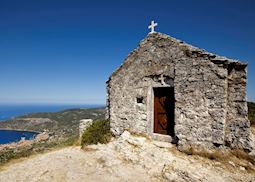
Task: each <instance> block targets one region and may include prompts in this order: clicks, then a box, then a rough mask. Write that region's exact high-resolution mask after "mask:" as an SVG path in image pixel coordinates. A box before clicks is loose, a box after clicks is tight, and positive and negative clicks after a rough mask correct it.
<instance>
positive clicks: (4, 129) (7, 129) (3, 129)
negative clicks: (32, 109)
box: [0, 128, 42, 134]
mask: <svg viewBox="0 0 255 182" xmlns="http://www.w3.org/2000/svg"><path fill="white" fill-rule="evenodd" d="M0 130H2V131H18V132H30V133H35V134H40V133H42V132H40V131H33V130H22V129H10V128H0Z"/></svg>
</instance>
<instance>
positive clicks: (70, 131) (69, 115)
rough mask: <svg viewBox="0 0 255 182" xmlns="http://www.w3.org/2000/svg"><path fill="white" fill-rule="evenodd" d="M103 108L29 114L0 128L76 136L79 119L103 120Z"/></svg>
mask: <svg viewBox="0 0 255 182" xmlns="http://www.w3.org/2000/svg"><path fill="white" fill-rule="evenodd" d="M104 114H105V108H91V109H82V108H81V109H69V110H64V111H60V112H42V113H31V114H27V115H24V116H19V117H16V118H14V119H11V120H7V121H5V122H0V128H4V129H14V130H32V131H38V132H43V131H45V130H46V131H48V132H50V133H52V134H54V135H58V136H61V137H63V136H78V134H79V129H78V127H79V121H80V120H81V119H86V118H90V119H101V118H104Z"/></svg>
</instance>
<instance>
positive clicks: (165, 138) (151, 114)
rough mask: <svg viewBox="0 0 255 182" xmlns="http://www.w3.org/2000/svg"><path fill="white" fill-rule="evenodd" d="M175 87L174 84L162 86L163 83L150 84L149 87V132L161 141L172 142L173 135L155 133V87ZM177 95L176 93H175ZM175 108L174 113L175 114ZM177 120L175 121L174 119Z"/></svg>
mask: <svg viewBox="0 0 255 182" xmlns="http://www.w3.org/2000/svg"><path fill="white" fill-rule="evenodd" d="M159 87H163V88H169V87H170V88H173V86H168V85H167V86H162V85H157V86H154V87H153V86H150V87H149V88H148V93H147V94H148V97H147V122H148V127H147V128H148V129H147V132H148V134H149V135H150V136H151V137H152V139H154V140H159V141H165V142H171V141H172V137H171V136H170V135H163V134H159V133H154V88H159ZM174 95H175V94H174ZM175 109H176V108H174V114H175ZM174 122H175V121H174Z"/></svg>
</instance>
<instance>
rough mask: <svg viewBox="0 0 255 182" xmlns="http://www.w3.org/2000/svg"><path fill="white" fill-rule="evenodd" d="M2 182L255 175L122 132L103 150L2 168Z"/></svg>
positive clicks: (72, 150) (67, 152) (69, 151)
mask: <svg viewBox="0 0 255 182" xmlns="http://www.w3.org/2000/svg"><path fill="white" fill-rule="evenodd" d="M0 181H1V182H2V181H4V182H14V181H17V182H23V181H24V182H28V181H29V182H33V181H42V182H43V181H45V182H46V181H47V182H49V181H51V182H55V181H57V182H65V181H75V182H76V181H86V182H89V181H107V182H108V181H138V182H139V181H146V182H148V181H212V182H215V181H217V182H220V181H255V174H253V173H249V172H247V171H244V170H241V169H239V166H233V167H231V165H229V166H226V165H223V164H221V163H219V162H213V161H210V160H206V159H203V158H200V157H193V156H186V155H184V154H181V153H178V152H176V151H174V150H173V146H171V145H170V144H168V143H162V142H152V141H148V140H147V139H145V138H143V137H134V136H131V135H130V134H129V133H127V132H126V133H124V134H123V135H122V136H121V137H120V138H119V139H117V140H114V141H112V142H110V143H109V144H107V145H94V146H90V147H89V148H87V149H86V151H84V150H81V149H80V147H69V148H64V149H60V150H58V151H53V152H49V153H46V154H40V155H37V156H32V157H30V158H28V159H26V160H23V161H19V162H16V163H13V164H11V165H7V166H5V167H4V168H3V169H2V170H1V171H0Z"/></svg>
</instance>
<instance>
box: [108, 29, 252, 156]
mask: <svg viewBox="0 0 255 182" xmlns="http://www.w3.org/2000/svg"><path fill="white" fill-rule="evenodd" d="M246 67H247V64H246V63H242V62H240V61H238V60H233V59H228V58H226V57H221V56H218V55H215V54H212V53H209V52H206V51H205V50H203V49H199V48H196V47H194V46H191V45H189V44H187V43H185V42H183V41H180V40H177V39H175V38H172V37H170V36H168V35H165V34H162V33H157V32H154V31H153V32H151V33H149V34H148V36H147V37H145V39H144V40H142V41H141V42H140V43H139V45H138V47H137V48H136V49H135V50H133V51H132V52H131V53H130V54H129V55H128V57H127V58H126V59H125V60H124V62H123V64H122V65H121V66H120V67H119V68H118V69H117V70H116V71H115V72H113V73H112V75H111V76H110V78H109V80H108V81H107V93H108V97H107V118H108V119H110V125H111V131H112V132H113V133H114V134H115V135H120V134H122V132H123V131H124V130H129V131H132V132H136V133H146V134H148V135H149V136H150V137H151V138H153V139H155V140H162V141H169V142H174V143H177V145H179V146H184V147H185V146H193V145H195V146H204V147H209V148H211V147H220V146H228V147H231V148H241V149H245V150H248V151H251V150H252V148H253V138H252V137H253V136H252V134H251V131H250V122H249V120H248V109H247V103H246V79H247V74H246Z"/></svg>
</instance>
